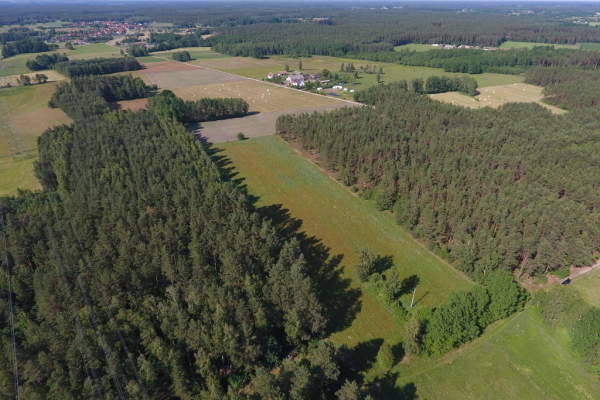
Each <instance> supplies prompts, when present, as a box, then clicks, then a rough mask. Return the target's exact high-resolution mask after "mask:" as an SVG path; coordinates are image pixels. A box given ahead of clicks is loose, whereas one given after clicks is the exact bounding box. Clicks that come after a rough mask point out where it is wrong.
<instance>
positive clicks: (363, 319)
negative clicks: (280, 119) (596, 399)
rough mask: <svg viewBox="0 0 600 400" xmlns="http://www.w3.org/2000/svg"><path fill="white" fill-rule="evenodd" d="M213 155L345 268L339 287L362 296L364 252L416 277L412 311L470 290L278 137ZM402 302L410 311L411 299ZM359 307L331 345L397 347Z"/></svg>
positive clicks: (370, 302) (383, 317)
mask: <svg viewBox="0 0 600 400" xmlns="http://www.w3.org/2000/svg"><path fill="white" fill-rule="evenodd" d="M218 148H219V149H223V151H220V152H218V153H217V154H218V155H219V156H225V157H226V158H227V159H229V160H230V161H231V165H230V166H231V167H232V168H233V169H232V173H234V174H236V175H235V177H234V178H235V179H242V180H243V183H244V184H245V185H247V187H248V190H249V192H250V194H252V195H254V196H257V197H258V202H257V206H259V207H264V209H266V210H267V213H269V212H273V213H274V214H277V215H279V216H281V214H284V215H285V214H287V215H288V217H289V218H292V219H293V220H294V221H295V224H296V225H298V226H299V229H298V231H299V232H304V234H305V236H306V237H314V239H315V240H316V241H318V242H319V243H321V244H322V245H323V246H325V247H326V248H328V249H329V256H330V260H335V259H336V257H337V259H339V261H341V265H342V266H343V271H342V274H341V276H340V279H342V280H348V281H349V282H351V285H352V287H353V288H357V289H360V288H361V284H360V283H359V282H358V280H357V278H356V276H355V274H354V271H353V265H354V264H355V263H356V262H357V256H356V251H357V250H358V249H361V248H364V247H370V248H371V249H372V250H373V252H375V253H376V254H379V255H381V256H389V257H391V259H392V262H393V264H394V266H393V267H392V268H397V269H398V272H399V273H400V275H401V277H402V278H407V277H410V276H412V275H417V276H418V278H419V280H420V283H419V285H418V289H417V297H416V300H419V303H418V304H426V305H430V306H431V305H435V304H439V303H440V302H442V301H444V300H446V299H447V297H448V295H449V294H450V293H451V292H454V291H457V290H461V289H468V288H469V287H470V286H471V283H470V281H469V280H468V279H467V278H465V277H464V276H463V275H462V274H460V273H459V272H457V271H456V270H454V269H453V268H451V267H450V266H449V265H447V264H446V263H444V262H442V261H441V260H439V259H438V258H437V257H435V256H434V255H433V254H431V253H430V252H428V251H427V250H426V249H425V248H424V247H423V246H422V245H421V244H419V243H418V242H416V241H414V240H413V239H412V238H411V237H410V235H408V234H407V233H406V232H405V231H404V230H403V229H402V228H401V227H399V226H398V225H396V223H395V222H394V221H393V220H392V218H391V217H390V215H389V214H387V213H384V212H380V211H378V210H377V209H376V207H375V205H374V204H373V203H372V202H369V201H365V200H364V199H361V198H359V197H357V196H354V195H353V194H352V193H350V191H349V190H347V189H346V188H344V187H342V186H341V185H340V184H339V183H337V182H335V181H333V180H332V179H331V178H329V177H328V176H327V175H325V174H324V173H323V172H322V171H321V170H320V169H319V168H318V167H317V166H315V165H314V164H312V163H310V162H309V161H308V160H306V159H305V158H304V157H303V156H302V155H300V154H299V153H297V152H295V151H294V150H293V149H292V148H291V146H290V145H289V144H287V143H286V142H284V141H283V140H281V139H280V138H279V137H276V136H267V137H261V138H256V139H251V140H245V141H241V142H230V143H224V144H221V145H219V147H218ZM288 223H291V222H288ZM324 295H325V296H326V295H327V291H325V292H324ZM401 300H402V301H403V303H405V304H406V303H408V304H410V295H409V294H405V295H403V297H402V298H401ZM360 302H361V307H360V311H359V312H358V314H357V315H356V318H355V319H354V320H352V321H351V325H344V324H342V326H341V328H344V329H343V330H342V331H339V332H337V333H335V334H333V336H332V338H333V340H334V341H335V342H337V343H341V342H343V343H347V344H349V345H357V344H358V343H360V342H365V341H370V340H372V339H374V338H384V339H386V340H390V342H391V343H397V342H398V341H399V340H400V337H401V332H402V327H398V326H397V325H396V324H395V323H394V322H393V320H392V318H391V317H390V316H389V315H388V314H387V312H386V311H385V310H384V309H383V308H382V307H381V306H380V305H379V303H377V302H376V301H375V300H374V299H373V298H372V297H370V295H368V294H366V293H365V294H362V295H361V297H360ZM336 317H339V316H336V315H331V316H330V318H334V319H335V318H336Z"/></svg>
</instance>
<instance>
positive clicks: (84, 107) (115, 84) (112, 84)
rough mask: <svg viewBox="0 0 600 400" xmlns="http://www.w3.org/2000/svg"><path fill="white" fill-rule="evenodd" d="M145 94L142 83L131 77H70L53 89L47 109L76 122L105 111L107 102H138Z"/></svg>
mask: <svg viewBox="0 0 600 400" xmlns="http://www.w3.org/2000/svg"><path fill="white" fill-rule="evenodd" d="M148 93H149V89H148V88H147V87H146V84H145V83H144V81H143V80H142V79H141V78H133V77H132V76H131V75H112V76H97V75H91V76H82V77H74V78H73V79H71V82H70V83H68V82H60V83H59V84H58V85H57V86H56V90H55V92H54V94H53V95H52V97H51V98H50V101H49V102H48V106H49V107H51V108H60V109H61V110H63V111H64V112H65V113H66V114H67V115H69V116H70V117H71V118H73V119H75V120H80V119H85V118H90V117H92V116H95V115H99V114H104V113H106V112H108V111H109V110H110V105H109V104H108V102H113V101H120V100H134V99H141V98H145V97H148Z"/></svg>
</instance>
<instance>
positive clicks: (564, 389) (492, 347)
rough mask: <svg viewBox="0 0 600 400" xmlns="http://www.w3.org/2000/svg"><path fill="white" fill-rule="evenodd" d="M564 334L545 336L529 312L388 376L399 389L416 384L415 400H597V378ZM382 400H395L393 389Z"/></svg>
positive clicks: (598, 389)
mask: <svg viewBox="0 0 600 400" xmlns="http://www.w3.org/2000/svg"><path fill="white" fill-rule="evenodd" d="M564 335H567V333H563V332H559V333H558V334H557V335H552V334H550V333H548V331H547V328H546V327H545V326H542V325H541V324H540V323H539V322H538V321H537V320H536V318H535V316H534V315H533V314H532V311H531V310H527V311H524V312H522V313H520V314H518V315H516V316H514V317H510V318H509V319H508V320H506V321H500V322H497V323H496V324H494V325H492V326H491V327H489V328H488V330H487V331H486V332H485V333H484V334H483V335H482V336H481V337H479V338H478V339H475V341H473V342H472V343H468V344H466V345H464V346H463V347H461V348H460V349H458V350H456V351H453V352H452V353H450V354H447V355H445V356H442V357H441V358H434V359H429V360H417V361H415V362H414V363H412V364H410V365H405V364H401V365H399V366H398V367H396V368H395V369H394V370H393V372H394V373H395V374H392V375H393V376H394V375H395V376H396V377H398V380H397V382H396V383H397V385H398V386H401V385H404V384H406V383H408V382H414V383H415V384H416V387H417V391H418V394H419V398H424V399H430V400H435V399H444V400H454V399H456V400H459V399H460V400H464V399H473V400H476V399H498V400H505V399H514V400H517V399H531V400H550V399H556V400H558V399H561V400H562V399H564V400H572V399H581V400H587V399H589V400H591V399H596V398H598V394H599V393H600V382H599V381H598V378H597V377H595V376H593V374H591V373H589V372H588V371H586V370H585V368H584V366H583V365H582V364H581V363H580V362H579V361H578V360H577V359H576V357H574V355H573V353H572V351H571V350H570V349H569V348H568V346H569V345H568V344H566V343H563V340H562V339H561V337H562V336H564ZM384 398H390V399H392V398H394V397H393V390H392V391H391V393H390V396H389V397H384Z"/></svg>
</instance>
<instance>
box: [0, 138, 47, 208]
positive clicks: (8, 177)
mask: <svg viewBox="0 0 600 400" xmlns="http://www.w3.org/2000/svg"><path fill="white" fill-rule="evenodd" d="M2 139H4V138H2ZM35 159H37V150H34V151H29V158H23V159H19V160H17V161H13V159H12V157H10V156H2V157H0V196H16V195H17V193H18V192H17V189H23V190H41V189H42V186H41V185H40V183H39V181H38V179H37V178H36V177H35V174H34V173H33V161H34V160H35Z"/></svg>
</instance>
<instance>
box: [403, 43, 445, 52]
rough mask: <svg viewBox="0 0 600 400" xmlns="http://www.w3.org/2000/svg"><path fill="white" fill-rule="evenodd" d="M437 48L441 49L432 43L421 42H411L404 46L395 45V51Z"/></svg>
mask: <svg viewBox="0 0 600 400" xmlns="http://www.w3.org/2000/svg"><path fill="white" fill-rule="evenodd" d="M435 49H439V47H437V46H432V45H430V44H419V43H410V44H404V45H402V46H396V47H394V50H395V51H403V50H409V51H429V50H435Z"/></svg>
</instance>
